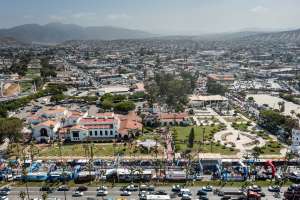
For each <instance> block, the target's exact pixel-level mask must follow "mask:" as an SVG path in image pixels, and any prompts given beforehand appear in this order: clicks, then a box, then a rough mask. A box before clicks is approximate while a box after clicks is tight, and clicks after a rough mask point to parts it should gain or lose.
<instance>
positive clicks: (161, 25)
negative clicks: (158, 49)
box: [0, 0, 300, 34]
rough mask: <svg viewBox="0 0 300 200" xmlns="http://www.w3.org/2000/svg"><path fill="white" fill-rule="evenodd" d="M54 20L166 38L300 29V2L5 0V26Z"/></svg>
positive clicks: (0, 15)
mask: <svg viewBox="0 0 300 200" xmlns="http://www.w3.org/2000/svg"><path fill="white" fill-rule="evenodd" d="M49 22H63V23H74V24H79V25H83V26H102V25H110V26H120V27H126V28H134V29H142V30H146V31H150V32H153V33H166V34H175V33H177V34H197V33H209V32H227V31H236V30H243V29H248V28H263V29H273V28H274V29H278V28H279V29H281V28H283V29H286V28H300V0H0V27H1V28H7V27H11V26H15V25H20V24H25V23H39V24H46V23H49Z"/></svg>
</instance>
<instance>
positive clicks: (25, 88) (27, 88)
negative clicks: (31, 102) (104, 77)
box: [20, 82, 32, 92]
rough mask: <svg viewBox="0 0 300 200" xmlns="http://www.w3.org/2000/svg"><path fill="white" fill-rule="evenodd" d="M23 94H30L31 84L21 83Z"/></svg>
mask: <svg viewBox="0 0 300 200" xmlns="http://www.w3.org/2000/svg"><path fill="white" fill-rule="evenodd" d="M20 87H21V92H30V91H31V88H32V83H31V82H21V83H20Z"/></svg>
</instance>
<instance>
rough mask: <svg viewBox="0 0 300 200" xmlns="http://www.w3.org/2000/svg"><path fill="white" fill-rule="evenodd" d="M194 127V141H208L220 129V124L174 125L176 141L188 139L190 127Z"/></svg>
mask: <svg viewBox="0 0 300 200" xmlns="http://www.w3.org/2000/svg"><path fill="white" fill-rule="evenodd" d="M192 127H193V128H194V132H195V141H203V135H204V141H208V140H211V139H213V135H214V134H215V133H216V132H218V131H220V130H221V126H219V125H214V126H187V127H183V126H176V127H175V128H174V133H175V135H176V139H175V140H176V141H186V140H188V137H189V134H190V131H191V128H192Z"/></svg>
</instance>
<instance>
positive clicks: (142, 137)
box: [137, 133, 161, 141]
mask: <svg viewBox="0 0 300 200" xmlns="http://www.w3.org/2000/svg"><path fill="white" fill-rule="evenodd" d="M137 140H140V141H145V140H154V141H155V140H157V141H161V139H160V135H158V134H154V133H144V134H143V135H140V136H138V137H137Z"/></svg>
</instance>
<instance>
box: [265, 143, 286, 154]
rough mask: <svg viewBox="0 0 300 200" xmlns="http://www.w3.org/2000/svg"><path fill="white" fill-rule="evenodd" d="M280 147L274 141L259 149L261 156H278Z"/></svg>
mask: <svg viewBox="0 0 300 200" xmlns="http://www.w3.org/2000/svg"><path fill="white" fill-rule="evenodd" d="M281 148H282V145H281V144H280V143H278V142H276V141H270V140H269V141H268V142H267V143H266V145H265V146H263V147H261V148H260V149H261V151H262V154H263V155H272V154H280V149H281Z"/></svg>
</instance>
